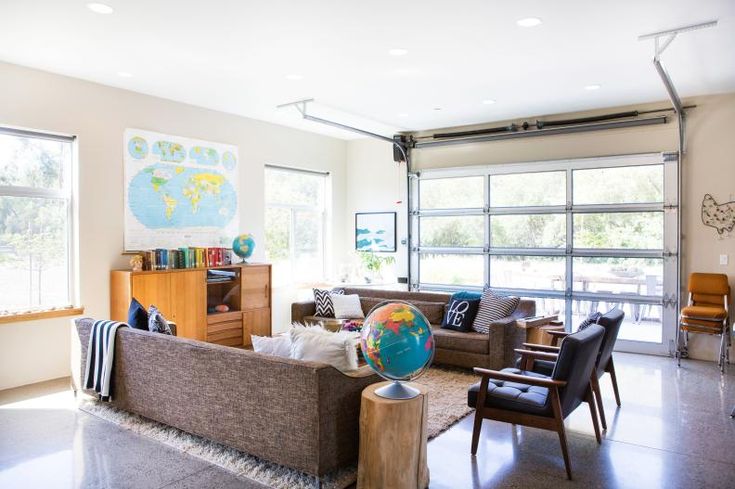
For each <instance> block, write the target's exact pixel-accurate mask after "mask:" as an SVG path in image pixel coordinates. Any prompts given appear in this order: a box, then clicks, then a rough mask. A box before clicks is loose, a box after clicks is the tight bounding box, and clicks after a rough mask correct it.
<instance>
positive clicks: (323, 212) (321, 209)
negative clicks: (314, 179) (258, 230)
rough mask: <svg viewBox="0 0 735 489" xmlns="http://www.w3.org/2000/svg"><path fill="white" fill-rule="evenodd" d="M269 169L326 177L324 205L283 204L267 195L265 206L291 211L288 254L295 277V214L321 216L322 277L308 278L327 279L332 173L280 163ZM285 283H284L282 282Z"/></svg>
mask: <svg viewBox="0 0 735 489" xmlns="http://www.w3.org/2000/svg"><path fill="white" fill-rule="evenodd" d="M268 170H275V171H282V172H294V173H308V174H311V175H313V176H318V177H323V178H324V186H323V192H324V195H323V196H322V205H321V206H314V205H298V204H283V203H280V202H269V201H268V196H267V195H266V196H265V207H266V210H267V209H268V208H277V209H287V210H289V213H290V219H289V230H288V233H289V235H288V254H289V258H288V259H289V263H290V264H291V274H290V275H291V276H292V277H293V275H294V273H293V271H294V263H295V261H296V247H295V245H294V242H293V236H294V234H295V232H296V229H295V228H296V226H295V221H296V219H295V215H296V213H297V212H298V211H308V212H314V213H315V214H317V215H318V216H319V219H320V221H321V225H322V236H321V238H320V239H321V249H320V250H319V251H320V253H321V261H322V269H321V277H312V280H308V281H307V282H313V281H314V280H316V281H320V280H325V279H326V276H327V237H328V235H329V227H328V218H327V216H328V214H329V213H328V207H329V206H328V202H329V199H328V192H329V180H330V174H329V173H328V172H321V171H316V170H306V169H301V168H292V167H287V166H280V165H265V171H268ZM292 284H297V283H296V282H292ZM281 285H284V284H281Z"/></svg>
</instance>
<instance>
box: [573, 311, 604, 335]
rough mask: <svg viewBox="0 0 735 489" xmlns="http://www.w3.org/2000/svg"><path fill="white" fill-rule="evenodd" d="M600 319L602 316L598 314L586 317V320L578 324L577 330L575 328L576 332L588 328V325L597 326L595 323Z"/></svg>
mask: <svg viewBox="0 0 735 489" xmlns="http://www.w3.org/2000/svg"><path fill="white" fill-rule="evenodd" d="M601 317H602V314H601V313H599V312H593V313H592V314H590V315H589V316H587V319H585V320H584V321H582V322H581V323H579V328H577V331H582V330H583V329H585V328H586V327H588V326H589V325H590V324H597V321H599V320H600V318H601Z"/></svg>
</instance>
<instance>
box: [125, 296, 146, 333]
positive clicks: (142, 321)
mask: <svg viewBox="0 0 735 489" xmlns="http://www.w3.org/2000/svg"><path fill="white" fill-rule="evenodd" d="M128 326H130V327H131V328H135V329H143V330H145V331H148V311H146V310H145V307H143V304H141V303H140V302H138V301H137V300H136V299H135V298H133V300H132V301H130V307H129V308H128Z"/></svg>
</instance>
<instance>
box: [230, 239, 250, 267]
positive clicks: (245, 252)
mask: <svg viewBox="0 0 735 489" xmlns="http://www.w3.org/2000/svg"><path fill="white" fill-rule="evenodd" d="M254 250H255V240H254V239H253V236H252V235H251V234H241V235H240V236H238V237H237V238H235V240H234V241H233V242H232V251H233V252H234V253H235V254H236V255H237V256H239V257H240V258H242V261H243V262H244V261H245V260H247V259H248V258H250V257H251V256H253V251H254Z"/></svg>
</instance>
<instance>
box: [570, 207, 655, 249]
mask: <svg viewBox="0 0 735 489" xmlns="http://www.w3.org/2000/svg"><path fill="white" fill-rule="evenodd" d="M574 247H575V248H607V249H611V248H621V249H634V250H661V249H663V247H664V215H663V213H662V212H620V213H606V214H575V215H574Z"/></svg>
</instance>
